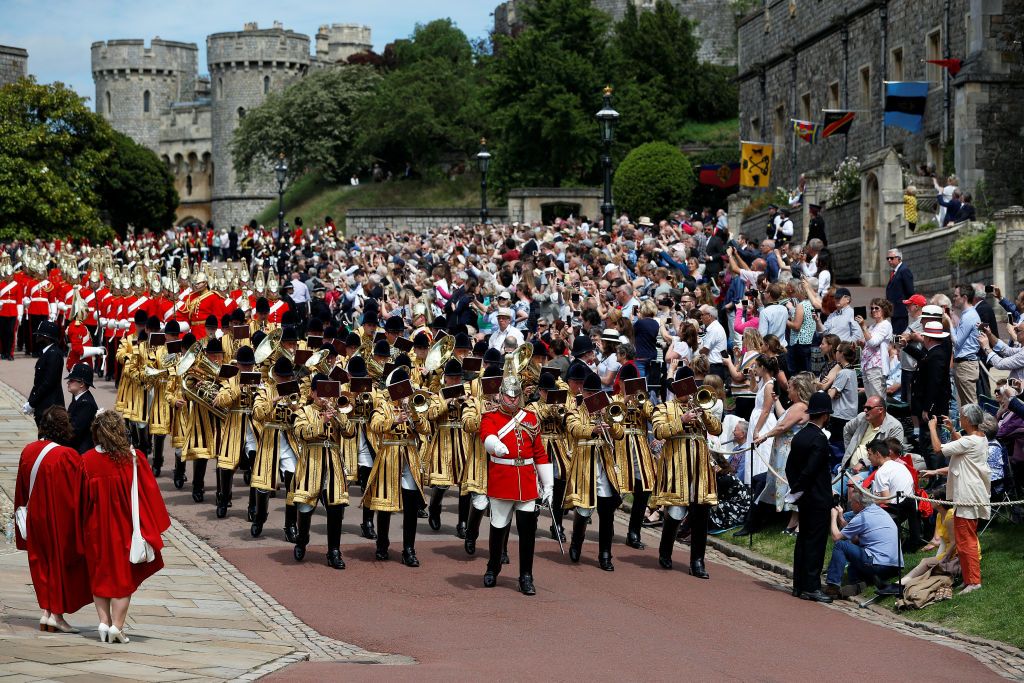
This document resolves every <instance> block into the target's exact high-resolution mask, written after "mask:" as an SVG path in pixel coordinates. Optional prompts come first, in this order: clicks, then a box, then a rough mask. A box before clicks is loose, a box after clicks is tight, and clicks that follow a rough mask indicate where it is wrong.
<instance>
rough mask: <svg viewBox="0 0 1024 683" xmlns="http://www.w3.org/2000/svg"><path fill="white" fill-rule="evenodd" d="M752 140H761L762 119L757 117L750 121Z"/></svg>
mask: <svg viewBox="0 0 1024 683" xmlns="http://www.w3.org/2000/svg"><path fill="white" fill-rule="evenodd" d="M750 139H751V140H760V139H761V119H759V118H757V117H756V116H755V117H754V118H752V119H750Z"/></svg>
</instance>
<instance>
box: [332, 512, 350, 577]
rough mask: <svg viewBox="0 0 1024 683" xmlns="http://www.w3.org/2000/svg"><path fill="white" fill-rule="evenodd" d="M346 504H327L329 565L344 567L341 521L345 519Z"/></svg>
mask: <svg viewBox="0 0 1024 683" xmlns="http://www.w3.org/2000/svg"><path fill="white" fill-rule="evenodd" d="M346 507H347V506H345V505H328V506H327V565H328V566H330V567H334V568H335V569H344V568H345V560H343V559H342V557H341V522H342V520H343V519H345V508H346Z"/></svg>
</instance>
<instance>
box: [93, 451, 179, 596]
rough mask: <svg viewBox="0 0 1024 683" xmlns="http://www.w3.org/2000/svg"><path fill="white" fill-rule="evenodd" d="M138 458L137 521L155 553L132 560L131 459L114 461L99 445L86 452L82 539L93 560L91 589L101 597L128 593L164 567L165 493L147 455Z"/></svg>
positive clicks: (138, 454) (137, 453) (169, 521)
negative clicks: (144, 560) (151, 557)
mask: <svg viewBox="0 0 1024 683" xmlns="http://www.w3.org/2000/svg"><path fill="white" fill-rule="evenodd" d="M135 455H136V457H137V458H138V462H139V523H140V525H141V527H142V536H143V538H145V539H146V540H147V541H148V542H149V544H150V545H151V546H153V550H155V551H156V557H155V558H154V560H153V561H152V562H149V563H147V564H132V563H131V562H130V561H129V560H128V552H129V550H130V549H131V545H132V498H131V494H132V461H131V459H128V460H125V461H124V462H114V461H113V460H111V459H110V457H109V455H108V454H106V453H101V452H100V451H99V450H97V449H95V448H94V449H92V450H91V451H87V452H86V453H85V454H83V455H82V463H83V464H84V466H85V493H84V496H83V501H82V529H83V533H82V544H83V545H84V547H85V556H86V558H87V559H88V562H89V582H90V584H91V585H92V592H93V594H94V595H97V596H99V597H101V598H124V597H127V596H129V595H131V594H132V593H134V592H135V591H136V590H138V588H139V586H140V585H141V584H142V582H143V581H145V580H146V579H148V578H149V577H150V576H152V575H153V574H155V573H157V572H158V571H160V570H161V569H162V568H163V566H164V560H163V557H162V556H161V554H160V549H161V548H163V547H164V544H163V540H162V539H161V538H160V534H161V533H163V532H164V531H165V530H166V529H167V528H168V527H169V526H170V525H171V519H170V517H168V515H167V508H166V507H165V506H164V499H163V496H161V495H160V489H159V487H158V486H157V483H156V478H155V477H154V476H153V470H151V469H150V467H149V463H148V462H147V461H146V456H144V455H143V454H142V452H141V451H138V450H136V451H135Z"/></svg>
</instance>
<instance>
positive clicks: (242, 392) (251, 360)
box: [213, 346, 259, 522]
mask: <svg viewBox="0 0 1024 683" xmlns="http://www.w3.org/2000/svg"><path fill="white" fill-rule="evenodd" d="M235 364H236V365H237V366H238V370H239V372H238V374H237V375H235V376H234V377H232V378H230V379H228V380H226V381H225V382H224V383H223V385H222V386H221V389H220V392H219V393H218V394H217V397H216V398H215V399H214V401H213V404H214V405H215V406H216V407H218V408H220V409H221V410H224V411H226V412H227V417H226V418H225V419H224V421H223V423H222V424H221V427H220V438H219V439H218V440H217V518H218V519H223V518H225V517H227V514H228V508H229V507H230V506H231V498H232V487H233V481H234V477H235V470H237V469H238V468H239V467H240V466H241V465H243V464H244V463H247V462H249V461H251V460H253V459H254V458H255V457H256V448H257V446H258V444H257V442H256V432H255V430H254V429H253V426H252V407H253V401H254V400H255V394H256V392H257V391H259V386H258V385H250V384H243V383H242V373H243V372H246V373H248V372H254V371H255V370H256V357H255V354H254V353H253V350H252V347H251V346H239V347H238V350H237V351H235ZM255 507H256V497H255V493H254V492H253V490H252V489H250V494H249V508H250V510H251V511H250V512H249V514H248V515H247V517H248V519H249V521H250V522H251V521H252V517H253V515H254V514H255Z"/></svg>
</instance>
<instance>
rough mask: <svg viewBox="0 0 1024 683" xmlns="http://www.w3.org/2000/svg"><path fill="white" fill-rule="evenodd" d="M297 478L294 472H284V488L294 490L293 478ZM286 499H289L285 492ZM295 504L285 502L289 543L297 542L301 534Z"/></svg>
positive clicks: (285, 525) (286, 531)
mask: <svg viewBox="0 0 1024 683" xmlns="http://www.w3.org/2000/svg"><path fill="white" fill-rule="evenodd" d="M294 478H295V473H294V472H285V473H284V490H285V491H291V490H292V479H294ZM285 500H287V494H285ZM295 515H296V511H295V506H294V505H292V504H290V503H287V502H286V503H285V506H284V537H285V539H287V541H288V542H289V543H295V541H296V539H297V538H298V536H299V530H298V529H297V528H296V526H295Z"/></svg>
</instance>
